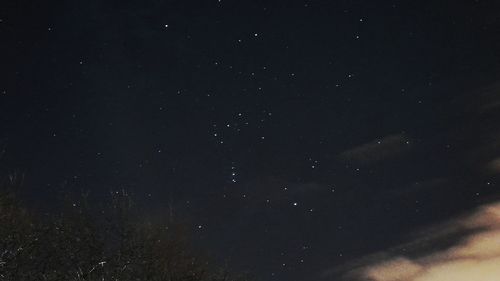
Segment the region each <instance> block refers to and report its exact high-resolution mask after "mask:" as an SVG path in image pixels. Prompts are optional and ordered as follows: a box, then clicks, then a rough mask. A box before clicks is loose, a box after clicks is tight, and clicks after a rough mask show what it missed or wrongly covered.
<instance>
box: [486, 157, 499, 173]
mask: <svg viewBox="0 0 500 281" xmlns="http://www.w3.org/2000/svg"><path fill="white" fill-rule="evenodd" d="M487 168H488V170H489V171H490V172H492V173H500V158H497V159H494V160H492V161H490V162H489V163H488V165H487Z"/></svg>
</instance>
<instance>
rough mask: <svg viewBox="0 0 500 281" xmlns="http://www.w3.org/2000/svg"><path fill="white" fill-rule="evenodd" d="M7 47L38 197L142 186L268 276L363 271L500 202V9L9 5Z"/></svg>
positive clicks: (230, 254) (20, 130)
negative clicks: (417, 238)
mask: <svg viewBox="0 0 500 281" xmlns="http://www.w3.org/2000/svg"><path fill="white" fill-rule="evenodd" d="M0 56H1V59H0V140H1V141H2V143H4V144H5V155H4V156H3V158H2V160H1V162H2V163H1V165H2V169H4V170H6V169H8V170H15V171H20V172H22V173H24V174H25V182H24V185H25V186H26V189H28V190H29V194H30V196H31V197H32V199H33V200H34V201H37V200H38V201H39V202H51V199H48V198H49V197H51V196H52V195H51V194H55V193H57V190H58V188H60V187H61V186H62V185H64V186H65V188H70V189H74V190H79V189H87V190H90V191H91V192H92V193H93V194H97V195H99V194H106V193H108V192H109V191H110V190H112V189H122V188H123V189H126V190H129V191H130V192H131V193H133V194H134V196H135V198H136V200H137V202H138V204H139V205H141V204H142V205H143V206H146V207H147V209H148V210H149V211H148V212H149V215H150V216H160V215H166V214H168V213H169V212H170V210H173V212H174V214H176V215H178V216H182V217H183V218H187V221H189V224H190V228H191V229H192V231H193V235H194V240H195V242H196V243H197V244H199V245H200V247H202V248H204V249H206V250H207V251H209V252H211V253H212V254H213V255H215V256H216V257H217V259H218V260H219V261H222V262H224V261H227V262H228V263H229V264H230V265H231V267H233V268H236V269H237V270H241V271H247V270H248V271H250V272H252V273H253V275H255V277H256V279H257V280H262V281H271V280H277V281H285V280H297V281H301V280H304V281H305V280H342V278H351V277H352V276H350V277H349V276H348V275H349V274H346V272H348V271H351V269H352V268H353V267H356V265H357V264H360V263H363V262H364V261H365V260H367V258H366V257H368V256H370V255H373V254H374V253H385V255H386V256H387V255H389V256H391V255H392V256H400V255H403V254H402V253H399V252H398V253H397V254H394V252H395V251H396V252H397V251H406V250H407V248H406V247H401V246H398V245H406V244H404V243H407V241H408V240H411V238H410V237H411V236H412V235H413V234H414V233H416V232H421V231H422V229H426V228H428V227H430V226H433V225H436V224H440V223H443V222H445V221H449V220H450V219H452V218H454V217H456V216H458V215H464V214H468V213H469V212H473V210H476V208H477V207H479V206H482V205H484V204H492V203H493V202H495V201H496V200H497V199H499V197H500V191H499V190H498V187H499V186H498V184H497V182H498V180H499V178H498V176H499V175H500V158H499V157H500V153H499V152H500V125H499V124H500V114H499V113H500V80H499V74H500V71H499V70H500V2H499V1H480V0H475V1H474V0H470V1H369V0H351V1H348V0H343V1H333V0H332V1H284V0H283V1H235V0H205V1H190V0H182V1H180V0H179V1H168V0H165V1H158V0H156V1H139V0H135V1H132V0H127V1H113V0H110V1H98V0H89V1H48V2H47V1H24V0H16V1H14V0H7V1H3V2H2V3H1V4H0ZM39 204H40V203H39ZM47 204H49V203H47ZM424 232H425V231H424ZM417 244H418V243H417ZM411 245H413V244H411ZM413 248H414V249H413V250H412V251H413V252H412V254H411V255H413V256H418V255H422V252H426V253H427V251H428V249H426V250H422V249H420V248H418V247H416V246H415V247H413ZM417 248H418V249H417ZM387 249H392V250H391V252H390V254H388V253H387V252H386V251H387ZM394 249H396V250H394ZM346 276H347V277H346ZM356 278H357V277H356ZM356 280H358V279H356ZM359 280H362V279H359ZM373 280H377V281H378V280H390V279H373ZM408 280H410V279H408ZM412 280H413V279H412ZM425 280H427V279H425Z"/></svg>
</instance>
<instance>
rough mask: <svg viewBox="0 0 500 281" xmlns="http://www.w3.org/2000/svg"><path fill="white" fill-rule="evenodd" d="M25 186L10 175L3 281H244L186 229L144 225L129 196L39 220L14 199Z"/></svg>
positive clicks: (78, 205) (0, 211) (0, 227)
mask: <svg viewBox="0 0 500 281" xmlns="http://www.w3.org/2000/svg"><path fill="white" fill-rule="evenodd" d="M20 181H22V177H19V176H17V177H7V178H6V179H4V180H3V182H2V186H3V188H2V189H1V190H0V280H5V281H14V280H15V281H24V280H26V281H27V280H30V281H32V280H64V281H72V280H74V281H83V280H89V281H90V280H96V281H97V280H99V281H102V280H110V281H115V280H116V281H118V280H119V281H132V280H134V281H136V280H147V281H160V280H162V281H163V280H165V281H202V280H203V281H229V280H246V278H243V277H241V276H235V275H230V274H228V273H227V270H224V269H221V268H218V267H215V266H213V265H212V264H211V263H209V262H208V259H206V258H203V257H201V256H200V255H196V254H195V252H194V251H193V250H192V249H191V247H190V246H189V243H188V239H187V237H188V235H187V233H186V230H185V227H183V225H182V224H178V225H176V224H174V223H173V222H171V223H169V224H161V223H148V222H142V221H141V220H140V218H139V217H137V216H136V215H135V214H134V208H133V204H132V200H131V198H130V196H129V195H128V194H127V193H126V192H125V191H120V192H112V193H111V198H110V201H109V204H107V207H106V208H103V209H101V210H95V209H91V208H90V207H89V204H88V202H87V200H88V199H87V196H86V195H82V196H80V197H79V198H78V200H70V199H69V197H68V198H66V199H65V200H63V202H64V204H63V207H62V208H61V211H59V212H51V213H50V214H44V215H40V214H34V213H32V212H29V211H28V210H27V209H26V208H24V207H23V206H22V205H21V204H20V203H19V200H17V199H16V196H15V192H14V191H13V190H14V189H13V188H12V187H15V186H16V185H17V184H20Z"/></svg>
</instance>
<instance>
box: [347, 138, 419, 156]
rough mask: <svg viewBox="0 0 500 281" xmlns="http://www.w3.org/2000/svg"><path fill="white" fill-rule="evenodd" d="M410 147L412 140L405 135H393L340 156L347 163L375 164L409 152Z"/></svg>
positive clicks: (357, 147) (352, 149)
mask: <svg viewBox="0 0 500 281" xmlns="http://www.w3.org/2000/svg"><path fill="white" fill-rule="evenodd" d="M410 145H411V141H410V139H409V138H407V137H406V136H405V135H404V134H393V135H388V136H385V137H383V138H379V139H375V140H373V141H371V142H369V143H365V144H362V145H360V146H356V147H354V148H351V149H349V150H346V151H344V152H342V153H341V154H340V155H339V156H340V158H341V159H344V160H347V161H354V162H359V163H373V162H378V161H381V160H384V159H386V158H389V157H392V156H395V155H397V154H399V153H401V152H403V151H405V150H407V149H408V148H409V147H410Z"/></svg>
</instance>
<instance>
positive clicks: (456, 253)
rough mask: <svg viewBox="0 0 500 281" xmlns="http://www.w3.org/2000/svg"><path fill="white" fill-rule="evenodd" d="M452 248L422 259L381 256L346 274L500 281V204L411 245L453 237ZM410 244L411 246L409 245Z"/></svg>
mask: <svg viewBox="0 0 500 281" xmlns="http://www.w3.org/2000/svg"><path fill="white" fill-rule="evenodd" d="M457 233H462V234H463V235H461V238H460V239H458V242H457V243H455V244H454V245H453V246H451V247H448V248H445V249H442V250H436V249H435V248H434V249H435V250H434V251H431V252H428V253H426V254H423V255H422V254H421V255H413V256H411V255H410V254H407V255H397V254H391V251H388V252H386V253H379V254H377V255H374V256H372V258H368V259H365V261H361V262H360V264H358V265H356V266H354V269H352V268H351V269H350V270H349V271H348V273H347V274H344V279H346V280H365V281H448V280H449V281H470V280H481V281H498V280H500V279H499V276H500V203H496V204H492V205H487V206H484V207H482V208H480V209H479V210H478V211H476V212H475V213H473V214H472V215H469V216H466V217H462V218H459V219H457V220H454V221H450V222H448V223H445V224H443V225H441V226H438V227H437V228H435V229H433V230H432V231H430V232H429V233H426V234H421V235H420V237H418V238H417V239H416V241H413V242H412V243H410V244H413V245H416V247H417V248H418V245H419V244H420V245H422V244H424V243H428V242H429V240H436V239H442V238H446V237H448V238H449V237H453V235H454V234H457ZM410 244H409V245H410Z"/></svg>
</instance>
